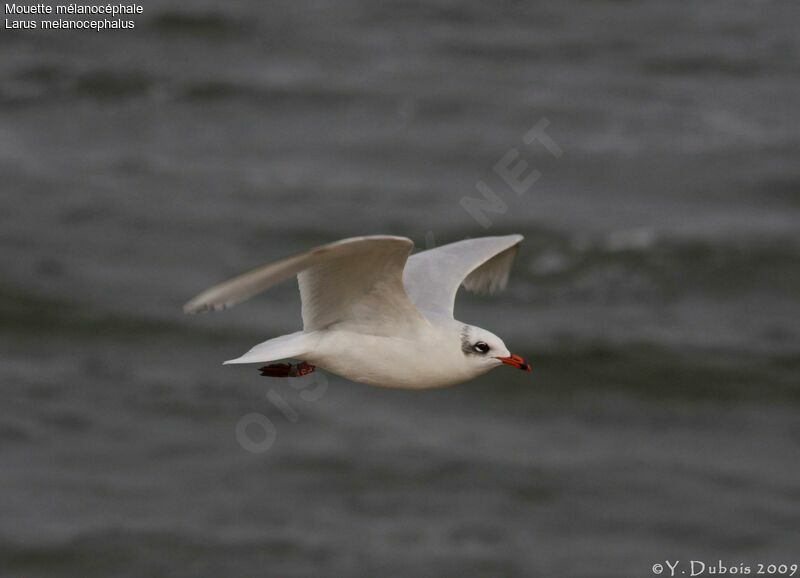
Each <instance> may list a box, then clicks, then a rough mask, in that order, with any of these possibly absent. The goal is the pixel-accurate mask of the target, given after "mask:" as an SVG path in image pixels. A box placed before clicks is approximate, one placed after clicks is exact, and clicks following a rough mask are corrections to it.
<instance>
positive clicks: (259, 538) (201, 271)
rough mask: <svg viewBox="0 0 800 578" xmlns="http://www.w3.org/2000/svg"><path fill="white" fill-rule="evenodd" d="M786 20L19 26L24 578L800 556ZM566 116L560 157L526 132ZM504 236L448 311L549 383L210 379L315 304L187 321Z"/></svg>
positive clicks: (14, 319) (286, 17)
mask: <svg viewBox="0 0 800 578" xmlns="http://www.w3.org/2000/svg"><path fill="white" fill-rule="evenodd" d="M798 16H800V10H799V9H798V7H797V4H796V3H794V2H791V1H788V0H786V1H773V2H752V1H738V0H735V1H733V2H722V1H716V0H712V1H710V2H703V3H685V4H674V3H661V2H655V1H630V2H615V1H608V2H606V1H599V2H585V1H578V0H570V1H566V2H563V1H562V2H555V1H546V2H537V3H501V4H493V3H480V2H459V3H456V2H444V1H436V2H427V3H401V2H391V3H380V4H378V3H369V2H337V3H327V2H318V3H317V2H315V3H292V2H283V1H281V2H270V3H268V4H264V3H260V2H227V3H224V4H211V3H195V4H193V5H192V6H191V7H190V6H186V5H180V4H177V3H171V2H163V1H151V2H148V3H147V4H146V6H145V14H144V15H143V16H142V17H139V18H137V27H136V29H135V31H133V32H132V31H120V32H118V33H81V32H75V31H71V32H67V31H62V32H53V33H43V32H42V31H36V32H18V31H13V32H8V31H7V32H6V33H5V34H2V35H0V51H1V52H2V54H3V57H2V59H0V79H1V80H0V105H1V106H0V175H2V189H1V191H2V192H0V260H2V263H3V276H2V280H0V297H1V298H0V344H2V345H1V347H2V350H1V351H2V364H0V380H1V381H0V383H1V384H2V386H1V387H0V396H2V398H0V464H1V465H2V467H0V574H2V576H9V577H26V578H28V577H38V576H76V577H78V576H80V577H93V576H98V577H99V576H104V577H106V576H120V577H122V576H142V575H148V576H170V577H180V576H187V577H188V576H192V577H196V576H215V577H216V576H230V577H236V576H242V577H244V576H253V575H268V576H281V577H289V576H308V575H332V576H341V575H350V576H375V575H389V576H397V575H413V576H423V577H424V576H452V575H459V576H476V577H477V576H545V575H549V576H564V577H568V576H575V577H595V576H596V577H601V576H602V577H606V576H607V577H619V576H631V577H640V576H648V575H651V570H650V569H651V567H652V565H653V564H654V563H657V562H659V561H663V560H665V559H670V560H675V559H679V560H683V561H688V560H691V559H694V560H705V561H707V562H715V561H716V560H719V559H722V560H724V561H726V562H730V563H739V562H751V563H755V562H765V563H770V562H791V561H794V562H797V561H798V560H797V554H798V548H797V544H798V543H800V491H799V490H798V482H799V481H800V465H798V464H800V461H799V460H798V443H799V442H800V420H798V417H797V410H798V402H799V401H800V386H799V385H798V381H799V380H798V371H799V370H800V356H799V355H798V353H800V325H798V319H800V234H798V231H800V227H798V225H800V213H798V209H800V204H798V203H799V202H800V172H798V165H797V159H798V158H799V156H800V134H798V131H797V124H798V107H797V104H798V102H800V68H798V62H800V60H798V56H800V54H799V53H800V44H799V42H798V40H797V35H796V32H795V23H796V22H797V18H798ZM542 119H546V120H547V122H549V125H548V127H547V132H548V134H549V135H550V137H552V139H554V141H555V142H556V143H557V144H558V146H559V148H560V149H561V150H562V151H563V154H562V155H561V156H559V157H556V156H554V155H553V154H551V153H550V152H548V150H547V149H546V148H544V147H542V146H539V144H537V143H534V144H532V145H530V146H528V145H525V144H524V143H523V140H522V139H523V136H524V135H525V133H526V131H528V130H529V129H530V128H531V127H532V126H533V125H534V124H536V123H537V122H539V121H541V120H542ZM512 148H516V149H517V151H518V152H519V154H520V158H524V159H525V160H526V161H527V162H528V163H529V168H530V169H536V170H538V171H539V172H540V173H541V177H540V178H539V180H538V181H537V182H536V183H535V184H534V185H533V186H532V187H531V188H530V189H529V190H527V191H526V192H525V193H524V194H522V195H517V194H516V193H514V191H512V190H511V189H510V188H509V187H508V186H507V185H504V183H503V182H502V181H501V180H499V179H498V176H497V175H496V173H495V172H494V171H493V168H492V167H493V166H494V165H495V164H496V163H497V162H498V160H499V159H501V158H503V156H504V155H505V154H506V153H507V151H509V149H512ZM478 181H483V182H485V183H486V184H487V185H488V186H489V187H490V188H491V189H492V190H493V191H495V193H496V194H497V195H498V196H499V197H500V198H502V199H503V201H504V204H505V205H506V209H505V210H504V211H500V212H487V213H486V215H487V216H488V217H489V218H490V220H491V226H489V227H488V228H484V227H483V226H482V225H481V224H479V223H478V222H476V221H475V220H474V219H473V218H472V216H470V214H469V213H467V212H466V211H465V210H464V208H463V207H462V205H461V199H462V198H463V197H465V196H472V197H477V196H478V193H477V190H476V183H477V182H478ZM509 232H519V233H523V234H524V235H525V236H526V242H525V244H524V246H523V248H522V251H521V252H520V254H519V256H518V261H517V263H516V266H515V269H514V272H513V274H512V279H511V283H510V286H509V288H508V290H507V292H506V293H504V294H503V295H502V296H499V297H491V298H480V297H474V296H469V295H462V296H461V298H460V299H459V302H458V306H457V311H456V313H457V317H458V318H460V319H462V320H464V321H467V322H471V323H475V324H478V325H482V326H485V327H487V328H488V329H490V330H492V331H494V332H496V333H498V334H500V335H501V336H502V337H503V338H504V339H505V341H506V343H507V344H509V345H510V347H511V348H512V350H514V351H516V352H518V353H520V354H523V355H524V356H525V357H526V358H529V359H530V360H531V361H532V362H533V365H534V373H532V374H531V375H523V374H522V372H511V371H500V370H497V371H495V372H493V373H491V374H489V375H488V376H486V377H484V378H482V379H480V380H477V381H475V382H472V383H469V384H465V385H463V386H459V387H456V388H452V389H446V390H441V391H433V392H425V393H418V392H417V393H414V392H402V391H386V390H377V389H370V388H368V387H366V386H362V385H358V384H353V383H349V382H347V381H345V380H342V379H339V378H337V377H335V376H329V377H328V382H327V390H325V391H324V394H322V395H321V396H319V395H304V394H308V393H309V390H306V389H303V384H302V383H301V384H299V387H295V386H297V385H298V384H288V383H285V382H281V381H279V380H273V381H268V380H265V379H263V378H260V377H259V376H258V374H257V372H256V371H255V370H253V369H252V368H249V367H243V368H230V367H226V368H223V367H221V366H220V365H219V363H220V362H221V361H222V360H223V359H228V358H230V357H234V356H236V355H238V354H240V353H242V352H243V351H245V350H246V349H247V348H249V347H250V346H251V345H252V344H254V343H255V342H257V341H260V340H262V339H265V338H267V337H271V336H275V335H278V334H281V333H283V332H287V331H290V330H294V329H296V328H297V327H298V326H299V303H298V299H297V296H296V290H295V288H294V287H293V286H292V285H291V284H287V285H286V286H284V287H281V288H279V289H277V290H275V291H274V292H272V293H271V294H268V295H265V296H262V297H260V298H258V299H257V300H254V301H253V302H250V303H248V304H246V305H243V306H241V307H238V308H236V309H233V310H231V311H229V312H225V313H224V314H220V315H214V316H204V317H184V316H183V315H182V314H181V312H180V306H181V304H182V303H183V302H184V301H185V300H187V299H188V298H189V297H191V296H193V295H194V294H195V293H196V292H197V291H199V290H201V289H203V288H205V287H206V286H207V285H210V284H213V283H215V282H217V281H220V280H223V279H225V278H227V277H228V276H229V275H232V274H235V273H238V272H241V271H243V270H246V269H248V268H250V267H253V266H256V265H258V264H260V263H262V262H264V261H267V260H270V259H273V258H277V257H280V256H284V255H286V254H290V253H292V252H294V251H299V250H303V249H305V248H307V247H309V246H312V245H314V244H318V243H322V242H326V241H331V240H335V239H338V238H341V237H346V236H352V235H360V234H369V233H392V234H400V235H407V236H410V237H412V238H414V239H415V240H416V241H417V243H418V244H419V245H420V246H423V247H424V246H425V244H426V243H436V244H441V243H445V242H449V241H454V240H458V239H461V238H464V237H468V236H479V235H484V234H505V233H509ZM306 385H308V383H307V382H306ZM270 392H271V393H270ZM276 400H277V401H276ZM250 414H260V415H261V416H264V418H265V419H266V420H268V422H269V423H271V424H272V425H273V426H274V428H275V429H274V432H273V433H274V443H273V444H272V446H271V447H270V449H269V450H268V451H266V452H264V453H251V452H248V451H246V450H245V449H244V448H243V447H242V446H241V445H240V443H239V442H238V441H237V435H236V427H237V424H239V423H240V422H241V420H242V418H243V417H244V416H247V415H250ZM253 431H256V433H258V432H257V430H252V429H251V430H250V432H251V433H252V432H253ZM254 437H257V436H255V435H254Z"/></svg>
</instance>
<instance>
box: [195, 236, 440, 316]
mask: <svg viewBox="0 0 800 578" xmlns="http://www.w3.org/2000/svg"><path fill="white" fill-rule="evenodd" d="M413 246H414V243H413V242H412V241H411V240H410V239H407V238H405V237H392V236H370V237H354V238H352V239H344V240H342V241H337V242H335V243H330V244H328V245H322V246H320V247H316V248H314V249H311V250H310V251H307V252H305V253H301V254H299V255H294V256H292V257H287V258H286V259H282V260H280V261H277V262H275V263H271V264H269V265H265V266H263V267H260V268H258V269H255V270H253V271H251V272H249V273H245V274H244V275H240V276H239V277H235V278H234V279H231V280H230V281H227V282H225V283H222V284H220V285H217V286H215V287H212V288H211V289H208V290H206V291H203V292H202V293H201V294H200V295H198V296H197V297H195V298H194V299H192V300H191V301H189V302H188V303H187V304H186V305H185V306H184V308H183V309H184V311H185V312H187V313H197V312H201V311H208V310H213V309H224V308H225V307H231V306H233V305H235V304H237V303H240V302H242V301H244V300H246V299H248V298H250V297H252V296H253V295H256V294H257V293H260V292H261V291H264V290H266V289H269V288H270V287H272V286H274V285H277V284H278V283H280V282H281V281H285V280H286V279H289V278H291V277H293V276H295V275H297V279H298V282H299V285H300V297H301V299H302V313H303V329H304V330H306V331H313V330H316V329H323V328H325V327H328V326H330V325H332V324H334V323H340V322H345V321H349V322H353V323H356V324H358V325H360V326H363V327H371V326H376V325H379V326H385V325H386V324H387V323H388V324H391V323H395V322H396V323H414V322H422V323H426V321H425V318H424V317H423V316H422V315H421V314H420V312H419V311H418V310H417V308H416V307H415V306H414V304H413V303H412V302H411V301H410V300H409V298H408V295H407V294H406V292H405V288H404V287H403V268H404V267H405V264H406V260H407V259H408V254H409V252H410V251H411V249H412V247H413ZM375 329H377V328H375Z"/></svg>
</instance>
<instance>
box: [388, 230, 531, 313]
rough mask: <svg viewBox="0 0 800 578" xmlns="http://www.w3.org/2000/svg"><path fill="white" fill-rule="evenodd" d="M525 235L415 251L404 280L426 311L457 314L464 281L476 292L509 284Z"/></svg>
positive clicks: (409, 260) (460, 242)
mask: <svg viewBox="0 0 800 578" xmlns="http://www.w3.org/2000/svg"><path fill="white" fill-rule="evenodd" d="M521 242H522V235H507V236H505V237H481V238H478V239H466V240H464V241H459V242H457V243H450V244H449V245H444V246H442V247H437V248H435V249H430V250H428V251H423V252H421V253H417V254H415V255H412V256H411V257H409V259H408V263H406V269H405V272H404V273H403V282H404V284H405V287H406V291H407V292H408V296H409V297H411V300H412V301H413V302H414V304H415V305H416V306H417V307H418V308H419V309H421V310H422V311H426V312H430V313H437V314H446V315H449V316H450V317H452V316H453V305H454V303H455V300H456V293H457V292H458V288H459V287H460V286H461V285H464V287H465V288H466V289H467V290H468V291H472V292H475V293H494V292H495V291H499V290H501V289H503V288H505V286H506V283H507V282H508V275H509V272H510V271H511V264H512V263H513V261H514V255H515V254H516V252H517V248H518V245H519V244H520V243H521Z"/></svg>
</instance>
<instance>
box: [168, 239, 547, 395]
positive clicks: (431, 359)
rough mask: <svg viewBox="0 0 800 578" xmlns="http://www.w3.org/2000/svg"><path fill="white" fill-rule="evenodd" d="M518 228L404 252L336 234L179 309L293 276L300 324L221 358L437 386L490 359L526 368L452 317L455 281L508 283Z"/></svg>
mask: <svg viewBox="0 0 800 578" xmlns="http://www.w3.org/2000/svg"><path fill="white" fill-rule="evenodd" d="M521 241H522V236H521V235H507V236H503V237H481V238H477V239H467V240H464V241H459V242H457V243H451V244H449V245H443V246H441V247H437V248H435V249H430V250H427V251H421V252H419V253H415V254H414V255H411V256H409V253H410V252H411V249H412V248H413V247H414V243H413V241H411V239H408V238H406V237H394V236H388V235H375V236H367V237H354V238H351V239H343V240H341V241H336V242H334V243H329V244H327V245H322V246H320V247H316V248H314V249H311V250H310V251H307V252H305V253H300V254H298V255H294V256H292V257H287V258H285V259H281V260H280V261H276V262H274V263H271V264H269V265H265V266H263V267H260V268H258V269H255V270H253V271H251V272H249V273H245V274H244V275H240V276H239V277H236V278H234V279H231V280H230V281H227V282H225V283H222V284H220V285H217V286H215V287H212V288H211V289H208V290H206V291H203V292H202V293H200V295H198V296H197V297H195V298H194V299H192V300H191V301H189V302H188V303H187V304H186V305H185V306H184V311H185V312H186V313H198V312H201V311H210V310H216V309H224V308H226V307H230V306H233V305H235V304H237V303H240V302H241V301H244V300H245V299H248V298H250V297H252V296H253V295H255V294H257V293H260V292H261V291H264V290H266V289H269V288H270V287H272V286H273V285H276V284H278V283H280V282H281V281H285V280H286V279H289V278H290V277H294V276H295V275H296V276H297V280H298V284H299V286H300V298H301V301H302V317H303V330H302V331H298V332H296V333H291V334H289V335H282V336H280V337H276V338H274V339H270V340H269V341H265V342H264V343H260V344H258V345H256V346H255V347H253V348H252V349H251V350H250V351H248V352H247V353H245V354H244V355H242V356H241V357H238V358H236V359H231V360H230V361H226V362H225V364H231V363H270V362H276V361H280V360H286V359H295V360H302V361H301V362H300V363H297V364H291V363H270V364H269V365H266V366H264V367H261V368H260V370H261V375H265V376H270V377H295V376H300V375H306V374H308V373H311V372H312V371H314V370H315V369H316V367H317V366H319V367H321V368H323V369H326V370H328V371H330V372H333V373H336V374H338V375H341V376H343V377H346V378H347V379H350V380H352V381H358V382H361V383H366V384H369V385H376V386H383V387H395V388H405V389H427V388H434V387H445V386H448V385H455V384H457V383H461V382H463V381H467V380H469V379H472V378H474V377H477V376H479V375H481V374H484V373H486V372H487V371H489V370H490V369H493V368H495V367H499V366H500V365H503V364H505V365H510V366H512V367H516V368H518V369H522V370H525V371H530V370H531V368H530V365H528V363H526V362H525V360H524V359H522V358H521V357H520V356H518V355H513V354H511V353H510V352H509V351H508V349H507V348H506V346H505V344H504V343H503V340H502V339H500V338H499V337H497V336H496V335H494V334H493V333H491V332H489V331H487V330H485V329H481V328H480V327H475V326H474V325H468V324H466V323H462V322H460V321H457V320H456V319H454V318H453V305H454V302H455V298H456V293H457V292H458V289H459V287H460V286H461V285H463V286H464V287H465V288H466V289H467V290H468V291H472V292H477V293H493V292H495V291H498V290H500V289H503V288H504V287H505V285H506V283H507V281H508V275H509V272H510V270H511V264H512V262H513V260H514V255H515V254H516V252H517V248H518V246H519V244H520V242H521Z"/></svg>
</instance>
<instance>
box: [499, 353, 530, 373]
mask: <svg viewBox="0 0 800 578" xmlns="http://www.w3.org/2000/svg"><path fill="white" fill-rule="evenodd" d="M496 359H499V360H500V361H502V362H503V363H505V364H506V365H510V366H511V367H516V368H517V369H521V370H522V371H530V370H531V364H530V363H528V362H527V361H525V360H524V359H522V358H521V357H520V356H519V355H514V354H513V353H512V354H511V355H509V356H508V357H497V358H496Z"/></svg>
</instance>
